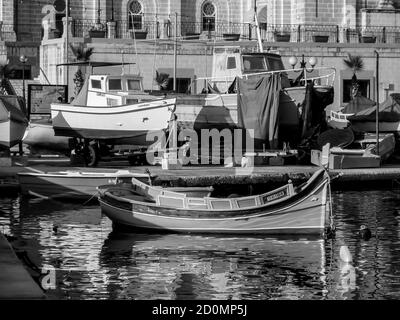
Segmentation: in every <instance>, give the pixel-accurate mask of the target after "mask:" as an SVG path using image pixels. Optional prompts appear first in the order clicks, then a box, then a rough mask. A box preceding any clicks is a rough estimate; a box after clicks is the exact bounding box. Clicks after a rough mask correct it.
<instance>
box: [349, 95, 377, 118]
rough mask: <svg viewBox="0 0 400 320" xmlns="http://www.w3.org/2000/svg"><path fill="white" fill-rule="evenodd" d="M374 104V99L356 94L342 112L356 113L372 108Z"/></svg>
mask: <svg viewBox="0 0 400 320" xmlns="http://www.w3.org/2000/svg"><path fill="white" fill-rule="evenodd" d="M375 105H376V102H375V101H373V100H371V99H368V98H366V97H363V96H361V95H358V96H356V97H355V98H354V99H353V100H351V101H350V102H349V103H348V104H347V105H346V106H345V107H344V108H343V109H342V113H347V114H348V113H357V112H360V111H364V110H366V109H369V108H372V107H374V106H375Z"/></svg>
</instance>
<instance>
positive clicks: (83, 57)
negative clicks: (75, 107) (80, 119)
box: [70, 44, 93, 97]
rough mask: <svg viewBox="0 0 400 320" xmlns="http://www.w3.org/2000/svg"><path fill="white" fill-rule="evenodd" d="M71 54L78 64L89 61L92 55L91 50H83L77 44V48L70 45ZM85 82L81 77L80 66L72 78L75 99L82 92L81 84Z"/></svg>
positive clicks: (83, 48)
mask: <svg viewBox="0 0 400 320" xmlns="http://www.w3.org/2000/svg"><path fill="white" fill-rule="evenodd" d="M70 47H71V50H72V53H73V54H74V56H75V60H76V61H79V62H87V61H90V57H91V56H92V54H93V48H85V47H84V46H83V44H79V45H78V46H73V45H70ZM84 82H85V77H84V75H83V72H82V69H81V66H79V67H78V71H77V72H75V77H74V83H75V88H74V95H75V97H76V96H77V95H78V94H79V92H80V91H81V90H82V87H83V83H84Z"/></svg>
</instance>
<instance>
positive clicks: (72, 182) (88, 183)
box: [18, 170, 147, 199]
mask: <svg viewBox="0 0 400 320" xmlns="http://www.w3.org/2000/svg"><path fill="white" fill-rule="evenodd" d="M117 177H118V179H123V180H124V179H127V180H130V179H131V178H132V177H136V178H147V175H145V174H141V173H118V171H117V170H115V171H114V172H108V173H93V172H74V171H65V172H49V173H35V172H23V173H19V174H18V180H19V184H20V188H21V193H22V194H23V195H26V196H27V195H29V196H36V197H41V198H52V199H57V198H65V199H88V198H89V197H91V196H94V195H96V194H97V190H96V188H97V187H98V186H100V185H106V184H110V183H115V182H116V179H117Z"/></svg>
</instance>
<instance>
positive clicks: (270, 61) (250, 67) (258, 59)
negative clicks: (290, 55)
mask: <svg viewBox="0 0 400 320" xmlns="http://www.w3.org/2000/svg"><path fill="white" fill-rule="evenodd" d="M277 70H284V66H283V63H282V60H281V58H280V57H279V56H278V57H275V56H272V55H243V72H244V73H255V72H262V71H277Z"/></svg>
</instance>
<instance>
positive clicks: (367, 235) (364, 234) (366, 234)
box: [359, 225, 372, 241]
mask: <svg viewBox="0 0 400 320" xmlns="http://www.w3.org/2000/svg"><path fill="white" fill-rule="evenodd" d="M359 235H360V237H361V238H362V239H363V240H366V241H368V240H369V239H371V237H372V233H371V230H370V229H369V228H368V227H367V226H365V225H361V227H360V230H359Z"/></svg>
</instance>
